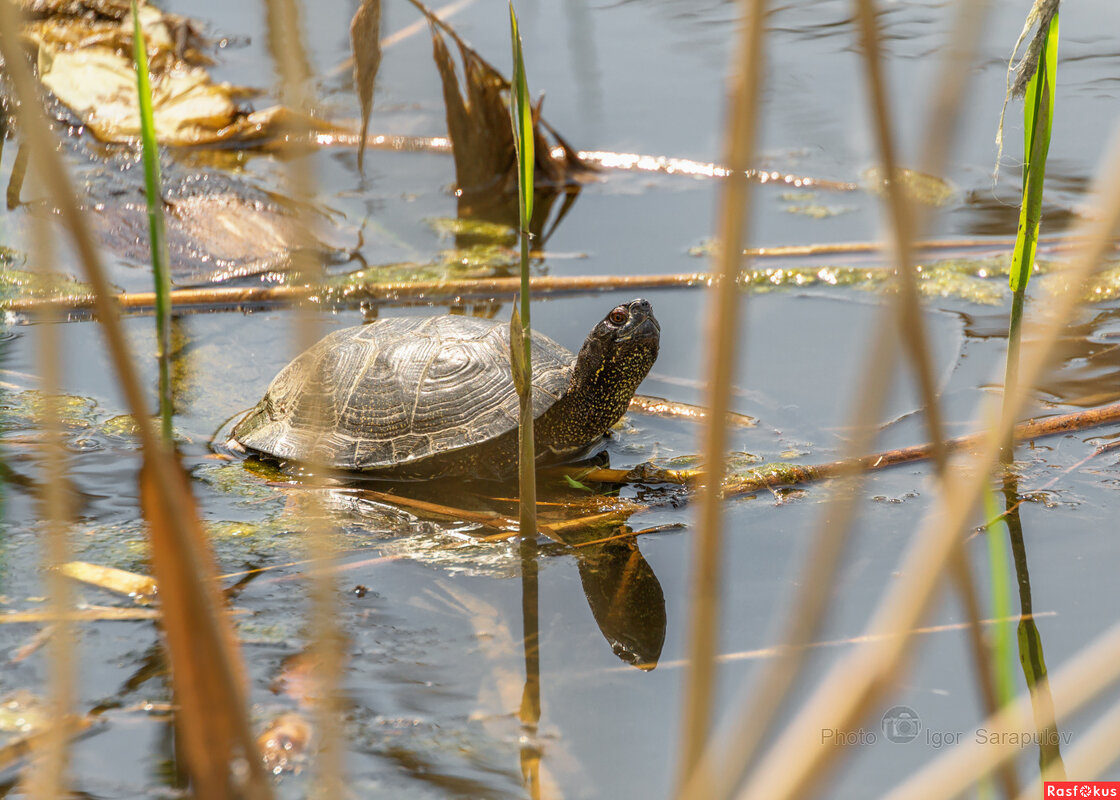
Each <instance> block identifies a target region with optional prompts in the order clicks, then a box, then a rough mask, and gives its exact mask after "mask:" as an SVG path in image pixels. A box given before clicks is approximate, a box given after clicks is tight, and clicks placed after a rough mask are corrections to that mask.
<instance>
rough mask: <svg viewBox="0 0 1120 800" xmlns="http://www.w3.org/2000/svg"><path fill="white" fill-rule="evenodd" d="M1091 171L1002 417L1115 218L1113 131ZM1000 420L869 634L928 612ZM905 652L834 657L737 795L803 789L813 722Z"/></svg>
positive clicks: (814, 765)
mask: <svg viewBox="0 0 1120 800" xmlns="http://www.w3.org/2000/svg"><path fill="white" fill-rule="evenodd" d="M1097 174H1098V179H1097V180H1096V181H1095V183H1094V186H1093V188H1092V190H1091V194H1093V195H1094V196H1097V197H1100V198H1103V199H1104V210H1103V213H1102V214H1101V217H1100V219H1099V220H1098V221H1095V222H1092V223H1090V224H1089V225H1087V226H1084V227H1085V228H1086V230H1088V231H1089V232H1090V236H1089V244H1088V245H1087V246H1086V248H1085V249H1084V251H1083V252H1082V253H1080V254H1079V255H1078V257H1077V258H1076V259H1075V260H1074V261H1073V262H1072V264H1071V265H1070V266H1069V267H1068V268H1067V269H1065V270H1064V271H1063V273H1064V277H1065V278H1066V281H1065V286H1064V287H1060V288H1059V289H1058V291H1056V292H1055V293H1054V297H1053V302H1052V305H1051V306H1050V309H1049V312H1050V313H1048V314H1047V315H1046V317H1045V319H1044V321H1043V322H1042V324H1041V325H1040V327H1039V329H1038V331H1037V334H1036V338H1035V340H1034V341H1032V342H1031V345H1032V346H1031V347H1030V348H1029V351H1028V352H1026V353H1025V358H1024V364H1023V370H1022V373H1021V374H1022V376H1023V379H1022V381H1021V383H1020V384H1019V386H1018V387H1016V389H1015V391H1014V392H1013V393H1012V394H1011V395H1010V396H1009V400H1008V408H1009V409H1010V411H1009V414H1008V416H1009V417H1014V416H1017V415H1018V414H1020V413H1021V410H1022V407H1023V406H1024V404H1025V403H1026V401H1027V395H1028V392H1029V391H1030V388H1031V387H1033V386H1035V385H1036V384H1037V383H1038V381H1039V378H1040V377H1041V376H1042V374H1043V371H1044V369H1045V368H1046V367H1048V366H1049V363H1050V360H1051V359H1052V357H1053V356H1054V351H1055V342H1056V340H1057V339H1058V338H1059V336H1060V335H1061V333H1062V331H1063V328H1064V326H1065V324H1066V322H1067V321H1068V320H1069V319H1070V318H1071V317H1072V315H1073V313H1074V311H1075V310H1076V309H1077V307H1078V305H1079V302H1080V296H1079V294H1078V292H1079V291H1080V290H1081V287H1083V286H1084V284H1085V282H1086V281H1087V279H1088V278H1089V277H1090V276H1091V274H1092V272H1093V270H1094V268H1095V267H1096V265H1097V264H1098V263H1100V261H1101V259H1102V257H1103V255H1104V253H1105V251H1106V250H1107V248H1108V246H1109V240H1110V238H1111V236H1112V234H1113V232H1114V231H1115V229H1116V227H1117V225H1118V224H1120V181H1117V180H1116V176H1117V175H1118V174H1120V137H1117V138H1114V141H1113V145H1112V148H1111V150H1110V155H1109V158H1108V159H1107V161H1106V167H1105V168H1103V169H1101V170H1099V171H1098V172H1097ZM1055 283H1058V282H1057V281H1056V282H1055ZM1007 425H1008V422H1007V421H1006V420H1003V421H1001V423H1000V424H999V425H998V426H996V427H995V428H993V429H992V430H990V431H989V432H988V434H987V435H986V436H985V440H984V446H983V451H982V453H981V454H980V455H979V456H978V457H976V458H973V459H972V460H971V463H970V464H969V468H967V469H954V470H952V471H950V474H949V475H948V476H947V480H946V483H945V492H944V502H943V503H942V504H941V506H939V507H938V508H937V509H936V510H935V511H934V513H932V514H931V515H930V516H929V517H927V520H926V522H925V523H924V524H923V526H922V527H921V529H920V531H919V533H918V535H917V536H916V537H915V540H914V543H913V544H912V545H911V547H910V548H909V549H908V551H907V553H906V554H905V556H904V559H903V563H902V566H901V570H900V571H901V572H902V574H904V575H906V576H907V580H906V581H905V582H899V583H896V584H894V585H893V586H892V587H891V588H889V589H888V590H887V592H886V593H885V595H884V597H883V600H882V601H881V603H880V604H879V608H878V609H877V610H876V612H875V614H874V616H873V618H872V620H871V622H870V624H869V632H871V633H878V632H889V631H892V630H893V631H897V630H905V629H907V628H910V627H913V626H914V625H915V624H916V622H917V621H918V620H920V619H921V618H922V617H923V615H924V614H926V613H927V612H928V610H929V608H930V606H931V604H932V602H933V600H934V599H935V597H936V590H937V589H938V588H939V585H940V577H941V574H942V571H943V569H944V567H945V565H946V563H947V561H948V559H949V558H950V556H951V554H952V549H953V547H954V546H956V540H957V537H958V536H959V534H960V531H962V530H963V529H964V528H965V526H966V525H967V523H968V520H969V518H970V516H971V514H972V513H973V511H974V509H975V508H976V506H977V504H978V502H979V499H980V496H981V494H982V492H983V489H984V486H985V485H986V481H985V479H984V476H985V475H987V474H989V472H990V470H991V469H993V468H994V466H995V465H996V463H997V462H998V457H999V450H1000V443H1001V441H1002V437H1004V436H1005V435H1006V433H1007V431H1006V427H1007ZM906 655H907V653H906V648H905V646H904V643H903V642H900V641H899V642H896V641H886V642H884V643H882V644H876V645H872V646H869V647H868V648H866V649H864V650H862V651H860V652H858V653H854V654H852V655H851V656H850V657H847V658H845V659H843V660H842V661H841V662H840V663H839V664H837V665H836V666H835V667H834V668H833V669H832V670H831V672H830V673H829V675H828V676H826V678H825V679H824V680H823V681H822V682H821V683H820V684H819V686H818V688H817V690H816V691H815V692H814V693H813V695H812V697H810V699H809V700H808V701H807V703H806V704H805V707H804V708H803V709H802V711H801V712H799V713H798V715H797V716H796V717H795V718H794V720H793V721H792V722H791V723H790V724H789V725H788V726H787V728H786V729H785V731H784V732H783V733H782V735H781V736H780V737H779V738H778V740H777V741H776V742H775V744H774V746H773V747H772V748H771V750H770V752H769V753H768V754H767V756H766V758H765V759H764V760H763V761H762V762H761V763H760V764H759V766H758V769H757V770H756V771H755V772H754V773H753V774H752V775H751V776H750V782H749V783H748V785H747V786H746V788H745V789H744V791H743V792H742V794H741V796H742V797H767V798H772V797H804V796H805V795H806V794H807V793H808V791H809V790H810V788H811V787H813V786H815V785H816V784H817V782H818V781H819V780H820V778H821V777H822V775H823V773H824V770H825V769H826V768H827V767H828V766H829V765H830V764H831V762H832V761H833V760H834V759H835V758H836V756H837V755H839V753H838V752H837V751H836V750H835V748H824V747H818V748H815V749H811V750H809V751H806V749H805V746H804V745H805V742H806V741H814V739H813V738H812V737H813V736H814V735H816V736H819V733H820V730H821V729H822V728H834V729H837V730H849V729H851V728H853V727H855V726H856V723H858V721H859V720H860V719H862V718H863V716H864V715H866V714H867V713H869V712H870V710H871V709H872V708H873V707H875V705H876V704H877V703H878V702H880V701H881V700H882V698H883V695H884V693H885V690H886V689H887V688H889V686H890V685H891V684H892V682H893V681H894V680H895V678H896V677H897V675H898V674H899V672H900V671H901V669H902V668H903V666H904V664H903V662H904V657H905V656H906Z"/></svg>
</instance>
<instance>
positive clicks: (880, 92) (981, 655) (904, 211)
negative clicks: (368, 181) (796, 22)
mask: <svg viewBox="0 0 1120 800" xmlns="http://www.w3.org/2000/svg"><path fill="white" fill-rule="evenodd" d="M855 5H856V15H857V18H858V20H859V28H860V37H861V40H862V42H861V43H862V48H861V50H862V53H863V59H864V65H865V67H866V70H867V72H866V84H867V86H868V89H869V90H870V94H871V106H872V112H871V116H872V119H873V121H874V128H875V137H876V140H877V143H878V147H879V161H880V166H881V168H882V173H883V174H884V175H886V176H887V177H886V198H887V208H888V210H889V212H890V218H891V226H890V232H891V236H890V249H891V251H892V253H893V255H894V261H895V268H896V272H897V274H898V276H899V286H900V292H899V298H898V304H897V308H898V313H899V317H898V326H899V330H900V331H901V333H902V340H903V345H904V349H905V351H906V354H907V355H908V356H909V359H910V364H911V366H912V367H913V368H914V372H915V373H916V377H917V382H918V389H919V392H920V394H921V398H922V406H923V410H924V413H925V420H926V430H927V431H928V438H929V443H930V448H931V453H930V455H931V458H932V460H933V465H934V471H935V474H936V476H937V481H938V484H940V483H942V481H943V480H944V477H945V470H946V468H947V465H948V450H947V449H946V447H945V444H944V442H943V436H944V432H943V425H942V422H941V406H940V402H939V400H938V398H937V379H936V377H935V376H934V374H933V364H932V363H931V359H930V353H929V341H928V335H927V333H926V329H925V323H924V321H923V317H922V304H921V300H920V299H919V296H918V284H917V280H916V277H915V274H914V252H913V247H912V238H913V236H914V235H915V232H916V228H918V227H921V226H922V223H923V222H924V219H923V217H922V216H921V215H919V217H918V219H917V220H913V219H912V217H913V216H914V210H915V206H914V204H913V203H912V202H910V200H909V199H908V198H907V197H906V194H905V192H903V190H902V186H901V184H900V183H899V182H898V181H896V180H895V179H894V176H895V175H896V174H897V170H898V167H899V164H898V161H897V158H896V157H895V144H894V135H893V133H892V131H891V118H890V112H889V110H888V98H887V92H886V88H885V85H884V80H883V71H882V48H881V46H880V35H879V29H878V19H877V17H876V13H875V8H874V3H873V0H856V2H855ZM954 41H955V40H954ZM971 56H972V54H971V53H969V54H967V57H966V58H956V59H951V60H950V61H949V62H948V67H947V69H946V71H952V70H953V66H954V64H955V63H961V62H963V63H966V64H967V63H970V62H971ZM963 86H964V83H963V82H961V83H960V84H959V85H958V86H957V88H958V89H962V88H963ZM959 97H960V95H958V98H959ZM950 99H951V98H950ZM940 111H941V112H945V111H946V110H945V109H941V110H940ZM947 114H948V119H947V120H946V119H939V118H937V117H934V118H933V119H934V120H936V121H937V124H935V125H934V126H933V127H932V128H931V131H937V130H944V129H945V128H944V126H945V124H946V122H950V123H951V121H952V120H953V119H955V114H956V109H955V107H954V106H953V105H952V104H950V105H949V110H948V112H947ZM929 138H930V140H931V142H937V141H944V142H946V143H947V142H948V140H949V137H948V136H937V135H935V134H933V133H931V135H930V137H929ZM927 150H932V151H933V152H934V154H936V153H937V152H938V150H939V149H938V148H937V147H936V146H932V145H931V146H927ZM940 152H942V153H944V152H946V150H945V149H941V150H940ZM934 157H936V155H935V156H934ZM927 158H928V156H927ZM940 166H941V165H940V164H939V163H936V164H935V166H934V167H933V168H934V169H938V168H939V167H940ZM950 563H951V569H952V570H953V577H954V580H955V582H956V586H957V589H958V591H959V593H960V595H961V602H962V605H963V606H964V608H965V613H966V614H967V615H968V619H969V621H970V622H971V623H972V624H971V625H970V626H969V628H968V641H969V649H970V653H971V655H972V659H973V668H974V673H975V675H976V679H977V683H978V685H979V689H980V695H981V699H982V701H983V704H984V711H985V713H987V714H993V713H995V711H996V708H997V707H998V705H999V703H998V700H997V698H996V690H995V683H994V680H993V677H992V671H991V670H990V669H989V667H988V655H987V647H986V645H985V644H984V640H983V637H982V636H981V633H980V626H979V620H980V602H979V600H978V597H977V592H976V584H975V582H974V581H973V579H972V568H971V565H970V564H969V562H968V559H967V556H966V554H965V551H964V547H963V543H962V542H958V544H957V547H956V548H955V549H954V552H953V556H952V560H951V562H950ZM1000 779H1001V781H1002V782H1003V789H1004V794H1005V795H1006V796H1007V797H1013V796H1014V795H1016V794H1018V781H1017V780H1016V777H1015V773H1014V770H1013V769H1011V768H1010V767H1008V768H1006V769H1003V770H1001V771H1000Z"/></svg>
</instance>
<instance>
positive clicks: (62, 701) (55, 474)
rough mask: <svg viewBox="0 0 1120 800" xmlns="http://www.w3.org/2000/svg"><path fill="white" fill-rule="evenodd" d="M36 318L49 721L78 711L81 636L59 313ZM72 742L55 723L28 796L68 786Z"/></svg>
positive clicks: (44, 261) (41, 257)
mask: <svg viewBox="0 0 1120 800" xmlns="http://www.w3.org/2000/svg"><path fill="white" fill-rule="evenodd" d="M31 230H32V237H31V238H32V248H31V249H32V252H33V253H34V254H35V260H36V262H37V263H38V265H39V268H40V270H41V273H40V279H41V280H42V281H43V282H44V283H47V282H49V281H51V280H52V278H51V276H50V275H51V272H50V270H51V266H52V265H53V264H54V260H55V253H54V246H53V239H52V234H51V230H50V221H49V220H48V219H46V218H45V217H43V216H42V215H40V214H34V215H32V222H31ZM36 321H37V322H38V323H39V326H38V331H39V337H38V338H39V347H38V352H37V354H36V355H37V360H38V362H39V374H40V376H41V388H42V392H43V409H42V416H41V418H40V419H39V426H40V428H41V429H42V430H43V432H44V434H45V436H44V442H43V445H44V448H43V449H44V452H43V464H44V467H45V469H44V473H45V475H46V480H45V481H44V482H43V486H42V494H41V496H40V498H39V500H40V503H41V505H40V512H41V515H42V518H43V519H44V520H45V521H46V523H47V525H46V546H45V547H44V550H43V555H42V565H43V572H44V574H45V575H46V585H47V594H48V596H49V597H50V612H51V614H52V615H54V617H55V618H56V620H57V622H55V623H53V625H52V627H51V634H52V635H51V636H50V640H49V643H48V648H47V661H48V663H47V669H48V674H49V677H48V684H49V688H48V692H47V703H48V706H49V707H50V716H51V719H53V720H64V719H67V718H69V717H70V716H71V714H73V712H74V705H75V695H76V691H75V670H74V653H75V649H76V648H75V643H76V642H77V637H76V636H75V626H74V623H73V621H72V620H71V619H70V618H69V613H70V611H71V610H72V608H73V605H74V593H73V592H72V591H71V585H70V582H69V581H67V580H66V579H65V578H64V577H63V576H62V574H61V573H60V571H59V567H60V566H61V565H62V564H65V563H66V562H67V561H69V560H70V540H69V536H70V498H69V492H68V491H67V488H66V486H67V480H66V472H67V455H66V445H65V443H64V440H63V432H62V421H61V413H60V411H61V409H60V407H59V406H60V401H61V395H62V374H63V366H62V348H61V343H60V336H59V328H58V323H59V321H60V320H59V314H58V313H57V311H55V310H53V309H46V310H44V311H43V313H42V314H40V315H39V316H38V319H37V320H36ZM68 741H69V736H68V732H67V730H66V728H65V727H64V726H63V725H53V726H52V727H51V728H50V729H49V730H48V731H47V735H46V737H45V740H44V745H45V752H44V753H43V754H42V758H41V759H39V760H38V762H37V764H36V766H35V767H34V770H33V773H32V776H31V779H30V789H31V791H30V794H31V796H32V797H33V798H38V799H41V800H53V799H54V798H56V797H60V796H62V793H63V792H64V791H68V790H69V753H68Z"/></svg>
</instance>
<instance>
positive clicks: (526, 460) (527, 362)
mask: <svg viewBox="0 0 1120 800" xmlns="http://www.w3.org/2000/svg"><path fill="white" fill-rule="evenodd" d="M509 26H510V41H511V42H512V44H513V80H512V81H511V82H510V90H509V115H510V120H511V123H512V125H513V143H514V147H516V149H517V186H518V194H517V199H518V207H519V209H520V212H521V224H520V231H521V310H520V312H519V311H518V309H517V307H516V306H515V307H514V309H513V318H512V319H511V320H510V367H511V368H512V371H513V382H514V385H515V386H516V387H517V396H518V398H519V399H520V401H521V419H520V423H519V431H520V434H519V441H520V445H521V448H520V454H519V458H518V472H519V476H520V483H521V491H520V495H521V522H520V527H521V535H522V536H532V535H535V534H536V531H537V473H536V448H535V447H534V445H533V361H532V342H533V339H532V330H531V328H530V326H529V222H530V220H531V219H532V218H533V167H534V164H535V161H536V156H535V154H534V152H533V107H532V105H531V104H530V102H529V85H528V83H527V82H526V80H525V60H524V58H523V57H522V54H521V34H520V32H519V31H518V29H517V15H516V14H515V13H514V11H513V3H512V2H510V4H509Z"/></svg>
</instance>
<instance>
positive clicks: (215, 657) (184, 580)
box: [140, 453, 270, 800]
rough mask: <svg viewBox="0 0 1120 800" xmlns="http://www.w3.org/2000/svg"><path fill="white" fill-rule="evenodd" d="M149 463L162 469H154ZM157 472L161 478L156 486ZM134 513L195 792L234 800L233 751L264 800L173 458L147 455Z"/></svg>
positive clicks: (226, 642) (237, 678)
mask: <svg viewBox="0 0 1120 800" xmlns="http://www.w3.org/2000/svg"><path fill="white" fill-rule="evenodd" d="M156 458H162V459H164V463H163V464H155V463H153V459H156ZM158 468H162V470H163V474H164V475H166V478H163V479H162V480H161V475H160V473H159V472H157V469H158ZM140 506H141V509H142V511H143V513H144V518H145V519H146V520H147V522H148V529H149V538H150V540H151V552H152V556H151V558H152V567H153V571H154V573H155V575H156V579H157V581H158V582H159V587H160V605H161V609H162V611H163V630H164V635H165V637H166V644H167V651H168V656H169V663H170V665H171V678H172V687H173V689H174V693H175V699H176V701H177V703H178V705H179V707H180V712H179V714H178V715H177V716H176V728H177V730H178V733H179V736H180V738H181V741H182V742H183V748H184V753H185V755H186V760H187V764H188V767H189V771H190V773H191V776H192V779H193V782H194V787H195V793H196V795H197V796H199V797H206V798H214V800H221V798H228V797H234V796H236V795H237V794H238V792H237V791H236V788H235V786H234V777H233V775H232V767H233V762H234V760H235V758H236V756H237V755H238V753H239V752H240V753H241V754H242V755H244V756H245V757H246V760H247V761H248V763H249V764H250V780H251V781H253V788H254V789H255V795H256V796H258V797H259V796H268V795H269V794H270V792H269V790H268V788H267V785H265V784H263V782H262V777H261V770H260V769H259V767H260V765H259V762H258V759H257V758H256V753H255V752H253V751H254V750H255V743H254V742H253V741H252V739H251V736H252V734H251V732H250V728H249V720H248V711H247V708H246V701H245V688H244V681H245V677H244V670H243V666H242V663H241V660H240V654H239V652H238V650H237V646H236V642H235V639H234V635H233V629H232V626H231V625H230V622H229V619H228V617H227V616H226V615H225V614H222V613H221V611H222V609H223V608H224V602H223V599H222V596H221V594H220V592H219V590H218V584H217V581H216V576H217V570H216V568H215V565H214V560H213V555H212V553H211V552H210V548H209V545H208V543H207V540H206V534H205V531H204V530H203V527H202V524H201V522H200V520H199V518H198V512H197V509H196V507H195V503H194V498H193V497H192V496H191V491H190V483H189V479H188V478H187V475H186V473H185V472H184V471H183V469H182V467H181V466H180V465H179V464H178V461H177V459H175V458H173V457H169V456H164V455H163V454H160V453H156V454H147V455H146V457H145V460H144V466H143V468H142V469H141V472H140Z"/></svg>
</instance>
